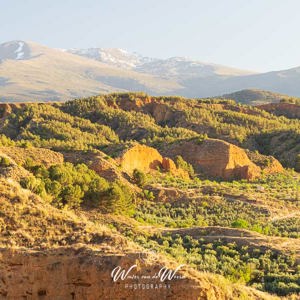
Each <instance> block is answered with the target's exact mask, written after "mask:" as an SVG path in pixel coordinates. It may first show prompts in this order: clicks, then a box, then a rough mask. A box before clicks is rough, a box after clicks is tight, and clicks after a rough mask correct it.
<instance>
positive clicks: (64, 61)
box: [0, 41, 300, 103]
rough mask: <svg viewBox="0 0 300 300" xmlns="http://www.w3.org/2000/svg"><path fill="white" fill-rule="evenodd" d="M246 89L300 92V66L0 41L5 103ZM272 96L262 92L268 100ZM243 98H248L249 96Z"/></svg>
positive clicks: (189, 94) (1, 88) (190, 94)
mask: <svg viewBox="0 0 300 300" xmlns="http://www.w3.org/2000/svg"><path fill="white" fill-rule="evenodd" d="M244 89H251V90H253V89H255V90H257V89H260V90H270V91H273V92H276V93H283V94H289V95H294V96H300V67H299V68H293V69H289V70H283V71H276V72H268V73H262V74H258V73H253V72H249V71H244V70H238V69H234V68H230V67H226V66H222V65H217V64H211V63H203V62H199V61H195V60H191V59H188V58H184V57H172V58H168V59H157V58H151V57H144V56H142V55H139V54H136V53H129V52H127V51H125V50H122V49H102V48H91V49H71V50H61V49H51V48H48V47H45V46H41V45H38V44H35V43H32V42H24V41H12V42H7V43H4V44H1V45H0V101H2V102H3V101H63V100H66V99H72V98H78V97H84V96H91V95H96V94H100V93H107V92H124V91H143V92H147V93H149V94H152V95H181V96H185V97H190V98H201V97H212V96H216V95H223V94H228V93H231V92H232V91H238V90H244ZM255 93H257V92H255ZM246 96H247V94H246ZM249 97H250V98H251V97H252V96H251V95H249ZM255 97H256V96H255ZM259 97H260V95H259ZM272 97H273V95H263V99H267V100H268V99H269V98H272ZM278 97H281V96H278ZM275 98H276V99H277V96H276V97H275ZM251 99H252V98H251ZM258 100H260V99H258ZM251 101H253V100H251ZM251 101H250V103H251ZM268 101H269V100H268ZM268 101H267V102H268ZM276 101H277V100H276ZM243 103H249V101H248V100H247V99H246V98H245V99H243Z"/></svg>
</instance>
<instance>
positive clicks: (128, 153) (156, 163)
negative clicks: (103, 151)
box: [117, 144, 189, 178]
mask: <svg viewBox="0 0 300 300" xmlns="http://www.w3.org/2000/svg"><path fill="white" fill-rule="evenodd" d="M117 162H119V164H120V166H121V169H122V170H123V171H124V172H126V173H128V174H129V175H131V174H132V172H133V171H134V169H138V170H140V171H142V172H145V173H149V172H151V171H155V170H159V169H160V170H162V171H165V172H170V173H171V174H173V175H174V176H179V177H183V178H188V177H189V175H188V173H187V172H186V171H184V170H182V169H180V168H177V167H176V165H175V163H174V162H173V161H172V160H171V159H170V158H167V157H165V158H163V157H162V156H161V154H160V153H159V152H158V151H157V150H156V149H154V148H152V147H148V146H145V145H139V144H137V145H134V146H133V147H131V148H129V149H127V150H125V151H124V152H123V153H122V154H121V156H120V157H119V158H118V159H117Z"/></svg>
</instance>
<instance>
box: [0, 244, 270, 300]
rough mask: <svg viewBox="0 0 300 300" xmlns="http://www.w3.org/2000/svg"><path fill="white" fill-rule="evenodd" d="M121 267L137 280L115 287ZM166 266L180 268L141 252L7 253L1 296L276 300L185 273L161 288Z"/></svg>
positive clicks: (0, 266) (2, 255)
mask: <svg viewBox="0 0 300 300" xmlns="http://www.w3.org/2000/svg"><path fill="white" fill-rule="evenodd" d="M165 263H166V264H165ZM117 266H120V267H121V268H122V269H125V270H126V271H127V270H129V268H130V267H132V266H135V267H134V268H133V269H132V271H131V272H130V273H129V275H130V276H131V277H133V278H130V276H128V277H127V278H126V279H125V280H121V279H118V280H116V282H114V281H113V280H112V277H111V272H112V270H113V269H114V268H115V267H117ZM162 266H165V267H167V268H170V269H171V270H174V269H175V268H176V266H175V264H174V263H167V262H164V261H162V260H159V257H154V256H151V255H149V254H146V253H137V252H135V253H126V254H125V253H123V254H117V253H101V252H99V251H91V250H89V249H84V248H77V249H76V248H75V249H74V248H59V249H52V250H47V251H32V250H16V249H2V250H1V251H0V271H1V272H0V296H1V299H59V300H69V299H80V300H100V299H101V300H123V299H127V300H137V299H143V300H157V299H172V300H182V299H185V300H225V299H239V295H244V297H245V296H246V295H247V299H249V300H254V299H261V300H263V299H276V298H275V297H274V298H273V297H271V296H268V295H266V294H264V293H261V292H259V291H255V290H253V289H250V288H246V287H241V286H237V285H236V286H233V285H232V284H229V283H228V285H227V286H226V289H224V288H222V286H221V284H220V283H219V285H218V279H217V278H214V277H213V276H212V275H209V274H201V273H199V272H196V271H193V270H184V268H183V269H182V270H179V271H178V272H177V273H176V276H177V278H176V277H175V278H173V279H172V280H166V281H164V282H161V281H160V280H159V278H152V276H154V275H155V274H158V272H159V271H160V269H161V268H162ZM133 275H134V276H133ZM143 276H149V277H150V278H146V277H144V278H143ZM219 280H221V279H219ZM224 283H225V284H226V282H224ZM165 286H166V287H165Z"/></svg>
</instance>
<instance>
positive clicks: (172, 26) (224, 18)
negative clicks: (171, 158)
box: [0, 0, 300, 71]
mask: <svg viewBox="0 0 300 300" xmlns="http://www.w3.org/2000/svg"><path fill="white" fill-rule="evenodd" d="M299 13H300V1H299V0H207V1H203V0H0V43H2V42H5V41H9V40H15V39H21V40H31V41H35V42H38V43H41V44H44V45H47V46H50V47H56V48H87V47H103V48H107V47H117V48H124V49H127V50H129V51H136V52H138V53H141V54H143V55H147V56H153V57H161V58H167V57H172V56H187V57H191V58H194V59H197V60H200V61H204V62H214V63H220V64H224V65H229V66H235V67H239V68H243V69H249V70H257V71H269V70H277V69H287V68H291V67H295V66H300V51H299V50H300V36H299V33H300V17H299Z"/></svg>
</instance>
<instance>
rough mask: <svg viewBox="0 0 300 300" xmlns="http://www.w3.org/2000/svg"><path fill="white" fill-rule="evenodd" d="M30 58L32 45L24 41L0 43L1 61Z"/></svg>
mask: <svg viewBox="0 0 300 300" xmlns="http://www.w3.org/2000/svg"><path fill="white" fill-rule="evenodd" d="M28 58H30V47H29V46H28V45H27V43H26V42H23V41H11V42H7V43H3V44H1V45H0V61H3V60H7V59H13V60H24V59H28Z"/></svg>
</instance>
